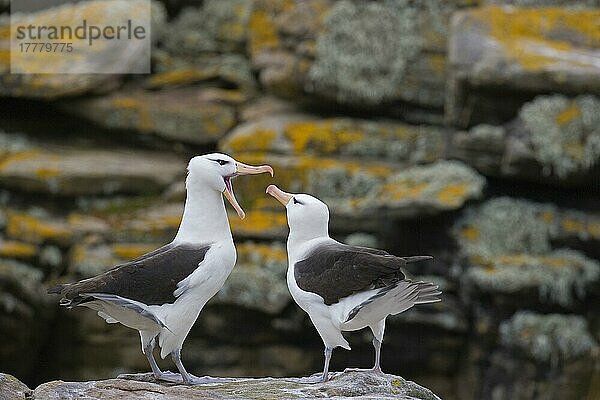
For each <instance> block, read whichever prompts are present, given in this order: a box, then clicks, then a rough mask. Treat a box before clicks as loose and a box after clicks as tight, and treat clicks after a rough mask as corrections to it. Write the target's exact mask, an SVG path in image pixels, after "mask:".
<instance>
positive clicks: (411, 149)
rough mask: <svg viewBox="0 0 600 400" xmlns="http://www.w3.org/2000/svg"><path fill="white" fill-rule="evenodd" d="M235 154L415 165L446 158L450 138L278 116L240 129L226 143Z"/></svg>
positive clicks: (394, 125)
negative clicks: (446, 145) (338, 157)
mask: <svg viewBox="0 0 600 400" xmlns="http://www.w3.org/2000/svg"><path fill="white" fill-rule="evenodd" d="M221 148H222V149H223V150H224V151H226V152H230V153H236V154H240V153H245V152H271V153H279V154H290V155H296V156H302V155H307V154H309V155H319V156H342V157H360V158H361V159H365V160H387V161H390V162H395V163H401V162H406V163H409V164H416V163H425V162H432V161H435V160H438V159H440V158H442V157H443V153H444V149H445V132H444V130H443V129H441V128H438V127H433V126H427V125H408V124H403V123H398V122H391V121H372V120H365V119H354V118H319V117H317V116H314V115H307V114H299V113H287V114H283V115H281V114H280V113H276V114H275V115H271V116H268V117H264V118H260V119H257V120H255V121H252V122H249V123H245V124H241V125H239V126H237V127H236V128H235V129H234V130H233V131H232V132H231V133H230V134H229V135H227V137H226V138H225V139H223V140H222V141H221Z"/></svg>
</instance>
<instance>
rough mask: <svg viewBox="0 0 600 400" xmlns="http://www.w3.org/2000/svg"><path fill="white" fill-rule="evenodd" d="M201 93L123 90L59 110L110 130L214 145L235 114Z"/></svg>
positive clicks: (197, 90)
mask: <svg viewBox="0 0 600 400" xmlns="http://www.w3.org/2000/svg"><path fill="white" fill-rule="evenodd" d="M157 76H158V75H157ZM155 78H156V76H155ZM155 83H156V82H155ZM202 92H203V90H202V89H201V88H194V87H189V88H176V89H166V90H161V91H150V90H140V89H125V90H123V91H120V92H116V93H113V94H111V95H108V96H102V97H93V98H82V99H77V100H70V101H65V102H63V103H61V105H60V107H61V109H63V110H64V111H66V112H68V113H71V114H74V115H77V116H80V117H83V118H87V119H89V120H91V121H93V122H95V123H97V124H99V125H101V126H104V127H106V128H109V129H126V130H132V131H135V132H137V133H140V134H155V135H158V136H161V137H164V138H166V139H169V140H174V141H181V142H187V143H194V144H207V143H214V142H216V141H217V140H218V139H220V138H221V137H222V136H223V135H224V134H225V133H226V132H227V131H228V130H229V129H231V128H232V127H233V126H234V125H235V122H236V117H235V110H234V108H233V107H232V106H230V105H227V104H223V103H220V102H215V101H211V100H207V99H203V98H202Z"/></svg>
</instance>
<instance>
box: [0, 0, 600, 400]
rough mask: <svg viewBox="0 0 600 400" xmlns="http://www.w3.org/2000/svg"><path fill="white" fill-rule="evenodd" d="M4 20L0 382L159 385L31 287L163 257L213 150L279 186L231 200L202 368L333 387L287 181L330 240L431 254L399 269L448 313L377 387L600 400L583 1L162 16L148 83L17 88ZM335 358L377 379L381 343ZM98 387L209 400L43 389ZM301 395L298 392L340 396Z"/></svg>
mask: <svg viewBox="0 0 600 400" xmlns="http://www.w3.org/2000/svg"><path fill="white" fill-rule="evenodd" d="M5 3H6V2H2V1H0V12H1V13H4V14H1V15H0V106H1V109H2V110H3V112H2V113H1V114H0V339H1V340H0V369H2V370H3V371H5V372H9V373H12V374H13V375H15V376H18V377H19V378H21V379H22V380H23V381H25V382H27V383H28V384H29V385H30V386H32V387H33V386H36V385H38V384H39V383H42V382H45V381H49V380H55V379H64V380H93V379H99V378H112V377H115V376H116V375H118V374H119V373H125V372H136V371H146V370H147V369H148V366H147V364H146V360H145V358H144V357H143V356H142V355H141V353H140V351H139V339H138V337H137V335H136V333H135V332H132V331H130V330H128V329H126V328H123V327H120V326H108V325H107V324H105V323H104V321H103V320H101V319H99V318H97V317H96V316H95V315H93V313H90V312H85V310H72V311H65V310H58V307H57V306H56V304H55V301H54V300H55V299H52V298H50V297H49V296H47V295H45V289H46V288H47V287H49V286H50V285H52V284H54V283H56V282H64V281H73V280H76V279H81V278H85V277H89V276H92V275H95V274H97V273H100V272H103V271H105V270H106V269H108V268H110V267H112V266H113V265H115V264H117V263H119V262H122V261H126V260H129V259H132V258H134V257H137V256H139V255H141V254H143V253H145V252H147V251H149V250H152V249H154V248H156V247H158V246H160V245H161V244H164V243H166V242H168V241H169V240H171V239H172V237H173V235H174V233H175V230H176V229H177V226H178V224H179V221H180V218H181V211H182V204H183V199H184V196H185V190H184V185H183V181H184V178H185V164H186V162H187V160H188V159H189V157H190V156H192V155H194V154H198V153H204V152H208V151H214V150H219V151H223V152H227V153H228V154H231V155H232V156H234V157H236V158H238V159H239V160H241V161H244V162H248V163H265V162H268V163H270V164H271V165H273V167H274V168H275V171H276V174H275V178H274V179H273V180H271V179H269V178H268V177H265V176H260V177H256V178H253V179H252V180H250V179H244V178H239V180H237V181H236V182H235V186H236V193H237V194H238V197H239V198H240V201H241V203H242V205H243V206H244V208H245V209H246V211H247V214H248V215H247V218H246V219H245V220H243V221H241V220H239V219H238V218H237V216H235V215H234V214H232V216H231V218H230V222H231V226H232V230H233V233H234V236H235V238H236V242H237V249H238V264H237V266H236V268H235V270H234V272H233V274H232V275H231V277H230V279H229V280H228V281H227V284H226V286H225V287H224V288H223V290H222V291H221V292H220V293H219V294H218V295H217V296H216V297H215V298H214V299H213V300H211V302H210V303H209V304H208V306H207V307H206V309H205V310H204V311H203V313H202V315H201V317H200V318H199V320H198V322H197V323H196V325H195V327H194V328H193V330H192V332H191V334H190V336H189V338H188V340H187V342H186V345H185V347H184V357H185V358H186V360H187V364H186V365H187V366H188V367H189V369H190V370H191V371H193V372H194V373H196V374H201V373H204V374H213V375H223V376H298V375H306V374H308V373H312V372H314V371H316V370H318V369H319V368H320V367H321V362H322V360H321V357H322V351H321V343H320V341H319V338H318V336H317V335H316V333H315V332H314V328H313V327H312V326H311V324H310V321H308V319H307V318H306V316H305V315H304V313H303V312H301V311H300V310H299V309H298V308H297V307H296V306H295V305H294V304H293V301H292V300H291V298H290V296H289V294H288V291H287V288H286V285H285V270H286V263H287V261H286V254H285V244H284V241H285V237H286V234H287V223H286V220H285V215H284V214H283V212H282V210H281V208H280V207H278V205H277V203H275V202H274V201H273V200H272V199H269V198H267V197H266V196H265V195H264V189H265V187H266V186H267V185H268V184H270V183H276V184H278V185H280V186H281V187H283V188H286V189H287V190H289V191H306V192H310V193H313V194H315V195H317V196H319V197H321V198H323V199H324V200H325V201H326V202H327V203H328V204H329V205H330V206H331V210H332V221H331V223H332V234H333V236H335V237H336V238H338V239H340V240H344V241H347V242H349V243H353V244H358V245H367V246H378V247H381V248H385V249H387V250H388V251H390V252H392V253H394V254H398V255H406V254H432V255H433V256H435V259H434V260H433V261H431V262H428V263H424V264H420V265H415V266H412V267H411V269H410V270H409V271H407V273H408V274H410V275H411V276H413V277H416V278H418V277H423V278H425V279H428V280H433V281H435V282H436V283H439V284H440V286H441V287H442V289H443V291H444V297H443V302H442V303H438V304H435V305H429V306H423V307H420V308H416V309H413V310H410V311H408V312H406V313H404V314H402V315H400V316H397V317H394V318H390V320H389V322H388V328H387V333H386V340H385V343H384V347H383V354H382V357H383V358H382V365H383V368H384V370H387V371H390V372H394V373H398V374H402V375H405V376H407V377H409V378H410V379H414V380H416V381H418V382H419V383H421V384H423V385H425V386H427V387H430V388H432V389H433V390H434V391H435V392H436V393H438V394H439V395H440V396H441V397H443V398H446V399H453V398H454V399H480V398H494V399H540V398H541V399H580V398H581V399H583V398H589V399H592V398H596V397H598V395H599V393H600V392H599V389H598V380H599V379H600V378H599V377H600V370H599V369H598V360H599V355H598V341H599V340H600V318H599V316H598V313H597V312H595V310H597V308H598V306H599V305H600V303H599V302H600V296H598V289H599V288H600V264H599V261H598V260H599V259H600V251H599V250H598V249H599V248H600V247H599V246H598V244H599V243H600V203H599V202H598V198H599V196H600V163H599V161H600V128H599V127H600V124H599V122H600V121H599V119H598V118H599V117H598V116H599V115H600V84H599V82H600V79H599V78H600V75H599V72H598V71H600V69H599V67H598V48H599V43H598V34H597V31H598V26H597V21H598V18H600V14H599V11H598V10H599V8H598V7H599V6H600V4H599V3H598V2H597V1H596V0H585V1H583V0H582V1H561V0H518V1H517V0H493V1H492V0H452V1H442V0H425V1H420V2H414V1H405V0H381V1H369V2H364V1H358V0H338V1H334V0H302V1H300V0H289V1H275V0H235V1H227V2H224V1H220V0H204V1H195V0H177V1H175V0H165V1H164V2H162V3H161V2H158V1H156V2H154V3H153V4H154V8H153V24H154V25H153V27H154V28H153V33H154V35H153V37H154V36H155V40H156V42H155V44H154V48H153V51H152V66H153V73H152V74H150V75H140V76H114V75H111V76H88V75H81V76H80V75H71V76H53V75H42V74H40V75H24V76H20V75H19V76H17V75H11V74H9V73H8V68H9V60H10V58H9V54H8V51H7V49H8V46H7V37H8V36H7V35H8V25H7V24H8V20H7V14H6V12H7V8H6V4H5ZM88 6H89V5H86V3H82V4H79V5H73V6H72V7H74V8H77V7H78V8H77V9H76V11H77V12H78V13H81V15H85V13H86V12H90V10H89V9H88V8H87V7H88ZM165 6H166V9H165ZM166 10H168V12H167V11H166ZM47 13H50V14H48V15H46V14H44V15H38V16H34V17H33V18H39V19H40V20H45V19H48V18H49V17H51V16H52V15H53V14H51V13H52V11H47ZM98 49H99V48H98ZM98 51H99V54H97V57H98V59H99V60H102V59H103V54H102V53H101V50H100V49H99V50H98ZM122 61H123V62H129V61H131V60H129V59H128V58H127V57H124V58H122ZM348 338H349V341H350V343H351V344H352V347H353V351H351V352H345V351H338V352H336V353H335V354H334V357H333V360H332V365H333V367H334V368H335V369H337V370H343V369H344V368H345V367H348V366H359V365H360V366H368V365H370V364H371V362H372V350H371V345H370V337H369V336H368V335H366V334H364V333H363V332H358V333H352V334H349V335H348ZM162 366H163V367H166V368H172V366H171V365H170V364H169V363H166V362H165V363H164V364H163V365H162ZM339 379H341V380H338V382H342V380H343V379H346V378H345V376H341V377H339ZM365 379H367V378H364V379H363V377H361V378H360V379H358V380H357V382H363V383H364V382H366V381H365ZM11 382H13V381H11ZM279 382H280V381H251V383H243V382H238V383H236V384H234V385H241V386H238V388H240V390H242V389H241V388H242V387H244V385H251V386H252V385H255V386H253V387H256V385H259V386H260V385H263V384H264V385H268V387H269V389H268V390H279V389H277V388H279V387H280V386H278V385H279ZM386 382H387V381H386ZM399 382H404V381H402V380H400V381H399ZM361 384H362V383H361ZM11 385H12V384H11ZM132 385H133V386H132ZM135 385H141V386H140V388H141V389H140V390H142V392H137V389H131V388H132V387H136V388H137V386H135ZM377 385H380V383H377ZM381 385H383V386H377V387H385V388H386V389H385V390H388V391H385V392H381V393H380V394H381V395H386V396H387V395H390V396H391V395H394V394H401V392H398V393H396V392H394V390H396V389H395V386H394V384H393V382H392V383H390V382H387V383H385V384H384V383H381ZM402 385H404V383H402V384H401V385H400V386H402ZM4 387H7V386H4ZM99 387H102V388H103V389H102V390H103V391H106V392H111V393H117V392H119V390H120V389H119V388H123V390H129V391H130V392H131V393H134V392H135V393H145V394H143V395H144V396H153V394H152V393H153V392H152V391H153V390H154V391H158V393H162V394H167V393H168V394H169V395H173V396H175V395H176V394H174V393H175V392H177V393H179V391H182V392H181V393H183V394H182V396H184V395H187V393H188V391H190V392H189V393H194V395H199V394H198V393H197V392H198V390H196V389H186V388H183V389H179V388H169V387H165V386H157V385H153V384H135V383H131V382H126V381H101V382H91V383H86V384H74V383H69V384H67V383H56V382H51V383H49V384H46V385H43V386H41V387H39V388H38V389H36V391H38V390H42V389H43V390H46V391H47V392H44V393H56V390H59V391H64V390H66V391H67V392H69V391H71V392H69V393H74V392H76V391H80V390H83V391H87V392H86V393H98V392H97V390H98V388H99ZM283 387H284V388H286V389H290V390H292V389H293V390H296V389H294V388H293V387H292V386H289V387H288V386H283ZM40 388H42V389H40ZM127 388H129V389H127ZM148 388H150V389H148ZM311 388H313V389H310V390H309V392H305V393H304V392H303V394H302V396H305V397H306V396H317V395H318V393H317V392H319V393H329V394H330V395H337V396H345V395H347V396H350V395H351V394H344V393H346V392H336V391H335V390H338V389H339V390H341V389H340V388H341V386H340V387H338V388H337V389H331V388H329V389H328V387H327V386H323V387H319V388H320V389H314V388H316V387H311ZM15 390H17V389H15ZM215 390H216V389H215ZM228 390H229V389H228ZM232 390H233V389H232ZM243 390H250V389H247V388H245V389H243ZM252 390H254V389H252ZM293 390H292V391H290V393H292V392H293ZM303 390H304V389H303ZM307 390H308V389H307ZM311 390H312V391H311ZM329 390H334V391H332V392H329ZM382 390H383V389H382ZM52 391H54V392H52ZM144 391H147V392H144ZM34 393H35V392H34ZM38 393H40V392H38ZM61 393H62V392H61ZM131 393H130V394H131ZM231 393H232V392H226V391H225V392H223V391H222V392H219V394H218V396H223V398H228V397H227V396H232V394H231ZM293 393H296V392H293ZM297 393H300V392H297ZM336 393H337V394H336ZM357 393H358V392H357ZM361 393H362V394H361V395H363V396H368V394H367V392H364V393H363V392H361ZM369 393H370V392H369ZM49 395H50V394H49ZM140 395H141V394H140ZM157 395H158V394H157ZM216 395H217V394H215V396H216ZM290 396H291V394H290ZM298 396H299V395H298ZM412 396H413V397H418V396H417V395H416V394H414V395H412ZM141 398H143V397H141ZM250 398H251V397H250ZM423 398H426V397H423Z"/></svg>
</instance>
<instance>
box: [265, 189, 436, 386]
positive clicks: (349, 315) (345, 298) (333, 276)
mask: <svg viewBox="0 0 600 400" xmlns="http://www.w3.org/2000/svg"><path fill="white" fill-rule="evenodd" d="M267 193H268V194H270V195H271V196H273V197H274V198H275V199H277V200H278V201H279V202H280V203H281V204H283V205H284V206H285V208H286V210H287V220H288V225H289V227H290V233H289V236H288V240H287V252H288V272H287V284H288V288H289V289H290V293H291V294H292V297H293V298H294V300H295V301H296V303H297V304H298V305H299V306H300V308H302V309H303V310H304V311H305V312H307V313H308V315H309V317H310V319H311V321H312V323H313V324H314V326H315V328H316V329H317V332H318V333H319V335H320V336H321V339H322V340H323V344H324V345H325V365H324V368H323V373H322V374H320V375H314V376H311V377H307V378H300V379H299V380H298V381H299V382H301V383H317V382H324V381H326V380H328V379H329V360H330V359H331V353H332V351H333V349H334V348H335V347H337V346H340V347H343V348H345V349H347V350H350V345H349V344H348V342H347V341H346V339H344V336H343V335H342V331H355V330H358V329H362V328H365V327H369V328H370V329H371V331H372V332H373V347H374V348H375V366H374V367H373V368H372V369H371V370H369V371H372V372H375V373H380V374H381V373H382V371H381V367H380V365H379V356H380V350H381V342H382V341H383V333H384V330H385V320H386V318H387V317H388V315H396V314H399V313H401V312H403V311H406V310H408V309H409V308H411V307H412V306H414V305H416V304H427V303H435V302H438V301H440V299H439V298H438V297H437V296H439V295H440V294H441V292H440V291H439V289H438V286H436V285H434V284H433V283H425V282H413V281H411V280H409V279H406V277H405V275H404V274H403V273H402V271H401V269H400V268H401V267H403V266H404V265H406V264H407V263H412V262H416V261H421V260H427V259H431V258H432V257H430V256H413V257H396V256H393V255H391V254H389V253H387V252H385V251H383V250H377V249H371V248H366V247H358V246H349V245H346V244H343V243H340V242H338V241H336V240H334V239H332V238H330V237H329V209H328V208H327V205H326V204H325V203H323V202H322V201H320V200H319V199H317V198H315V197H313V196H310V195H307V194H291V193H286V192H284V191H282V190H280V189H279V188H278V187H277V186H275V185H270V186H269V187H267Z"/></svg>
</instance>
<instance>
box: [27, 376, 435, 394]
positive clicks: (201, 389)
mask: <svg viewBox="0 0 600 400" xmlns="http://www.w3.org/2000/svg"><path fill="white" fill-rule="evenodd" d="M140 378H143V376H141V377H140ZM124 393H126V394H127V398H131V399H140V400H142V399H155V398H158V397H165V398H169V399H173V400H177V399H188V398H191V397H193V398H198V399H214V398H218V399H223V400H226V399H279V398H286V399H315V398H317V399H318V398H356V399H372V398H374V397H376V398H378V399H404V400H414V399H422V400H439V397H437V396H436V395H435V394H433V392H431V391H430V390H429V389H426V388H424V387H422V386H419V385H417V384H416V383H414V382H411V381H406V380H404V379H403V378H401V377H398V376H394V375H382V376H379V375H374V374H368V373H359V372H352V373H343V374H338V376H336V377H335V378H334V379H332V380H330V381H329V382H326V383H322V384H316V385H301V384H297V383H294V382H292V381H290V380H286V379H285V378H277V379H276V378H259V379H241V378H238V379H235V380H234V381H233V382H230V383H224V384H219V385H211V386H196V387H194V386H182V385H178V386H169V385H160V384H156V383H151V382H139V381H133V380H124V379H110V380H106V381H92V382H63V381H53V382H48V383H45V384H42V385H40V386H38V387H37V388H36V389H35V391H34V392H33V396H32V399H33V400H41V399H45V400H54V399H59V398H60V399H62V400H69V399H75V398H80V397H81V396H82V395H83V396H85V397H86V398H89V399H99V398H102V399H107V400H110V399H117V398H122V396H123V394H124ZM157 396H158V397H157Z"/></svg>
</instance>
